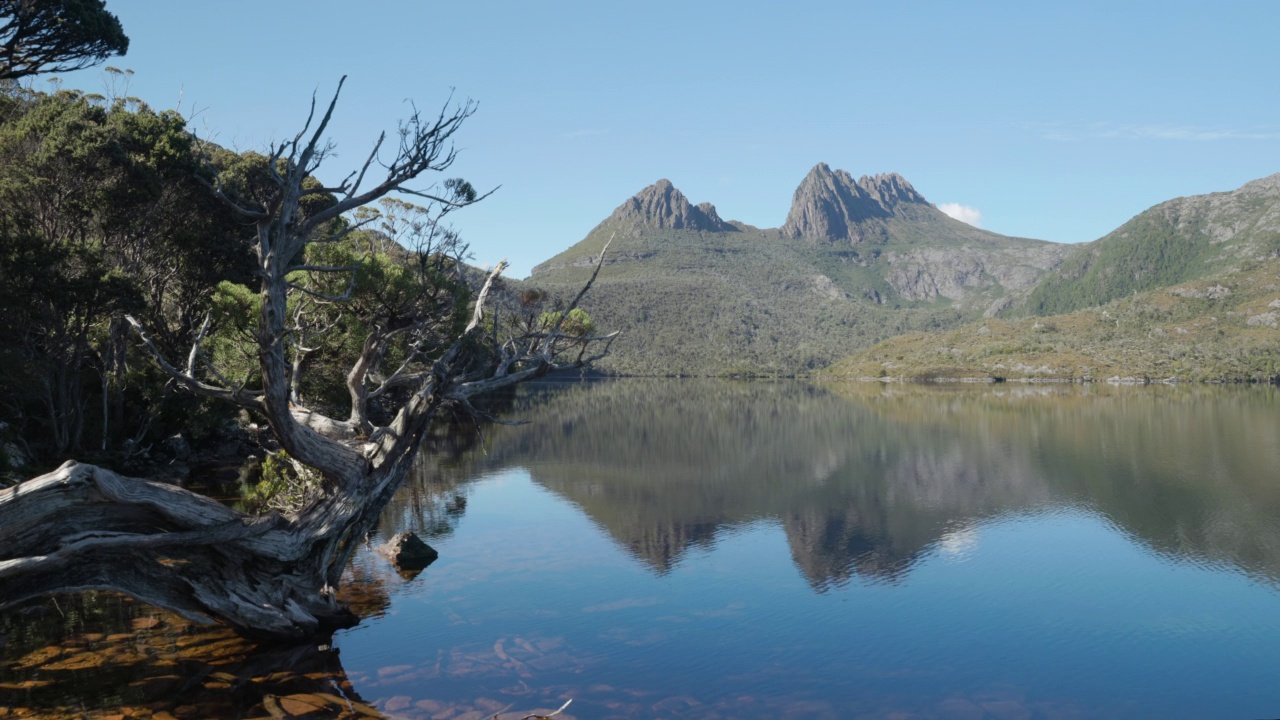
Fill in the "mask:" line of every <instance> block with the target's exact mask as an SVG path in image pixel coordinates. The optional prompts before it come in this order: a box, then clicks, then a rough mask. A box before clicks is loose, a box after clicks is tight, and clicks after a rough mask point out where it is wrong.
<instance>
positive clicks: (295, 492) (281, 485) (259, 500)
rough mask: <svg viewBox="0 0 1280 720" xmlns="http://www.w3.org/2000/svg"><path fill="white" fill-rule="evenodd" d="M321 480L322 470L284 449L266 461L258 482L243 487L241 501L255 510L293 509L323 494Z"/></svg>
mask: <svg viewBox="0 0 1280 720" xmlns="http://www.w3.org/2000/svg"><path fill="white" fill-rule="evenodd" d="M321 483H322V478H321V477H320V474H319V473H317V472H316V471H315V470H312V469H311V468H309V467H307V466H306V465H303V464H302V463H300V462H298V461H297V460H295V459H293V458H291V457H289V454H288V453H287V452H285V451H284V450H280V451H277V452H274V453H270V454H268V455H267V457H266V458H265V459H264V460H263V461H262V475H261V477H260V478H259V480H258V482H256V483H254V484H252V485H245V486H242V487H241V488H240V492H241V503H242V505H243V507H244V509H245V510H246V511H247V512H252V513H261V512H266V511H269V510H279V511H281V512H293V511H296V510H299V509H301V508H302V507H303V506H305V505H307V504H308V503H310V502H311V501H313V500H315V499H316V498H318V497H319V496H320V494H321V487H322V485H321Z"/></svg>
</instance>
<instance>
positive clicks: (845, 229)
mask: <svg viewBox="0 0 1280 720" xmlns="http://www.w3.org/2000/svg"><path fill="white" fill-rule="evenodd" d="M904 206H925V207H932V206H931V205H930V204H929V201H928V200H925V199H924V196H923V195H921V194H920V193H918V192H916V189H915V188H914V187H912V186H911V183H909V182H907V180H906V178H903V177H902V176H901V175H899V174H897V173H887V174H882V175H864V176H862V177H861V178H858V179H857V180H854V179H853V176H852V175H850V174H849V173H848V172H846V171H844V170H832V169H831V167H830V166H829V165H827V164H826V163H818V164H817V165H814V166H813V169H812V170H810V171H809V174H808V175H806V176H805V178H804V180H802V181H801V182H800V187H798V188H796V193H795V195H794V196H793V198H792V200H791V212H789V213H788V214H787V222H786V223H785V224H784V225H783V226H782V234H783V235H784V236H786V237H791V238H799V237H805V238H821V239H826V240H848V241H850V242H853V243H860V242H863V241H864V240H866V237H865V233H864V232H863V229H862V228H861V227H859V225H860V224H861V223H862V222H864V221H866V220H870V219H873V218H887V217H893V216H896V215H899V214H900V210H901V209H902V208H903V207H904Z"/></svg>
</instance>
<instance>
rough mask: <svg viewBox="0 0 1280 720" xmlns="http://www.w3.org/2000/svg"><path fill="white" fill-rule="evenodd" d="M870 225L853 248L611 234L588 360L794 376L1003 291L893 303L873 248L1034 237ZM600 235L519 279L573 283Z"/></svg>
mask: <svg viewBox="0 0 1280 720" xmlns="http://www.w3.org/2000/svg"><path fill="white" fill-rule="evenodd" d="M929 210H931V211H932V212H933V213H934V214H937V215H938V216H940V217H943V216H941V213H937V211H934V210H932V208H930V209H929ZM953 223H954V226H952V224H953ZM879 230H880V231H882V233H883V237H884V238H885V239H887V240H888V242H886V243H882V244H871V243H868V244H863V245H859V246H852V245H849V244H847V243H846V244H839V245H837V244H833V243H813V242H810V241H805V240H789V239H783V238H781V237H780V236H779V235H778V233H777V231H774V230H759V229H757V228H745V229H744V230H743V231H742V232H732V233H698V232H691V231H665V232H660V233H655V234H652V235H648V236H643V237H625V236H620V237H615V238H614V240H613V244H611V245H610V247H609V254H608V259H607V260H606V266H605V268H604V269H603V270H602V272H601V275H600V279H599V281H598V283H597V285H596V286H595V288H594V289H593V290H592V292H591V293H590V294H589V295H588V296H587V298H586V299H585V300H584V303H583V306H584V309H586V310H587V311H588V312H589V313H590V314H591V315H592V317H593V318H595V319H596V320H597V324H598V325H599V326H600V327H602V328H608V329H610V330H613V329H619V330H622V331H623V336H622V338H621V339H620V340H619V341H618V342H617V343H616V344H615V346H614V353H613V355H612V357H610V358H609V359H607V360H606V361H605V362H603V363H601V364H600V368H601V369H603V370H606V371H609V372H614V373H620V374H635V375H667V374H685V375H719V374H764V375H770V374H781V375H792V374H805V373H808V372H811V371H813V370H816V369H817V368H821V367H824V366H826V365H828V364H830V363H831V362H833V361H835V360H836V359H838V358H840V357H843V356H845V355H847V354H849V353H850V352H853V351H855V350H857V349H859V348H862V347H866V346H868V345H870V344H872V343H874V342H877V341H879V340H882V339H884V338H887V337H890V336H893V335H896V334H899V333H902V332H910V331H913V330H929V329H939V328H945V327H953V326H955V325H957V324H959V323H960V322H963V321H964V320H966V319H969V318H973V317H977V316H978V315H979V314H980V312H981V308H985V307H986V306H987V305H988V304H989V303H990V299H989V298H991V297H999V296H1000V295H1001V294H1002V293H1003V290H1002V289H1001V288H1000V287H999V286H998V285H994V284H993V285H992V286H991V287H989V288H984V289H979V290H976V291H975V293H974V297H975V298H977V299H976V300H974V301H973V302H971V303H970V304H969V305H966V306H965V307H964V308H953V307H952V306H951V303H950V302H949V301H947V300H945V299H940V300H938V301H935V302H907V301H902V300H901V299H900V298H897V297H896V295H895V293H894V292H893V290H892V288H891V287H890V286H889V284H888V283H887V282H886V280H885V277H884V274H885V272H886V269H887V265H886V263H885V262H884V261H883V260H882V259H880V256H881V255H882V254H883V253H888V252H890V251H899V252H901V251H908V250H914V249H919V248H929V247H945V246H946V245H947V242H948V241H950V242H951V243H953V244H957V243H963V244H966V245H968V246H971V247H979V248H993V249H1005V248H1023V247H1040V246H1042V245H1043V243H1040V242H1039V241H1028V240H1020V239H1016V238H1006V237H1004V236H1000V235H995V234H992V233H986V232H984V231H981V230H977V229H974V228H970V227H969V226H967V225H963V224H961V223H956V222H955V221H952V220H950V218H945V217H943V219H942V220H937V219H934V218H922V219H916V220H915V221H914V222H905V221H891V222H890V223H886V224H884V225H883V226H882V227H881V228H879ZM611 234H612V230H611V228H609V227H608V226H607V224H606V225H602V226H601V227H599V228H597V229H596V230H595V231H593V232H592V233H591V234H590V235H588V237H587V238H586V239H584V240H583V241H582V242H580V243H578V244H576V245H574V246H573V247H571V248H569V249H568V250H566V251H564V252H562V253H560V254H559V255H557V256H556V257H554V258H551V259H550V260H548V261H547V262H546V263H544V264H543V265H542V266H540V267H539V268H538V269H537V270H535V274H534V276H533V277H532V278H530V279H529V280H528V281H527V282H528V283H529V284H530V285H534V286H538V287H543V288H546V289H549V290H552V291H558V292H562V293H565V292H569V291H570V290H571V289H574V288H577V287H579V286H580V285H581V283H582V282H583V281H584V280H585V279H586V277H587V276H588V275H589V273H590V270H591V266H590V265H589V264H587V262H586V259H587V258H591V257H593V256H594V255H595V254H597V253H598V252H599V250H600V248H601V247H603V245H604V243H605V241H606V240H608V239H609V238H610V236H611ZM876 297H879V298H880V299H881V300H882V301H884V302H882V303H878V302H876V300H875V299H874V298H876Z"/></svg>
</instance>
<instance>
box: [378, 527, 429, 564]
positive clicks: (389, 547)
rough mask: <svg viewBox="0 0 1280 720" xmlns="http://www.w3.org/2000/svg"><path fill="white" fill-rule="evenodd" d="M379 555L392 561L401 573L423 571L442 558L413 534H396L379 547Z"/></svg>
mask: <svg viewBox="0 0 1280 720" xmlns="http://www.w3.org/2000/svg"><path fill="white" fill-rule="evenodd" d="M378 554H379V555H381V556H383V557H385V558H387V559H388V560H390V561H391V563H392V564H393V565H395V566H396V569H397V570H399V571H401V572H414V571H418V570H423V569H425V568H426V567H427V566H428V565H430V564H431V563H433V562H435V561H436V558H438V557H440V553H438V552H436V551H435V548H433V547H431V546H430V545H428V544H426V543H425V542H423V541H422V538H419V537H418V536H417V535H415V534H413V533H411V532H402V533H396V534H395V535H394V536H393V537H392V538H391V539H390V540H388V541H387V542H385V543H383V544H382V545H379V546H378Z"/></svg>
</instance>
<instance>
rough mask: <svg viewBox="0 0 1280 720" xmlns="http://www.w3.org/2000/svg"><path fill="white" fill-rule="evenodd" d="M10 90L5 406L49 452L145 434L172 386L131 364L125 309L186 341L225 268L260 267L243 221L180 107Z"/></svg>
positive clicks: (3, 251) (1, 190)
mask: <svg viewBox="0 0 1280 720" xmlns="http://www.w3.org/2000/svg"><path fill="white" fill-rule="evenodd" d="M3 97H4V100H5V101H6V103H7V104H8V105H9V106H10V108H11V109H12V112H11V113H9V114H8V115H6V117H5V119H4V121H3V122H0V273H3V275H4V277H5V278H6V282H5V283H4V285H3V287H0V308H3V313H0V347H3V350H0V352H2V353H3V357H4V361H5V362H4V365H3V366H2V367H0V397H2V398H3V399H4V406H3V407H0V412H2V413H3V414H4V415H5V417H6V419H7V420H8V421H9V422H11V423H13V424H14V425H15V426H17V427H18V428H19V430H20V432H21V433H22V434H23V435H24V436H25V437H27V438H29V439H30V441H31V443H32V446H33V450H35V452H36V454H37V455H38V456H39V457H41V458H42V459H44V460H50V461H51V460H53V459H55V458H58V457H63V456H65V454H66V453H68V452H71V451H82V450H84V449H86V448H87V447H93V448H95V449H97V450H99V451H106V450H109V449H114V448H122V447H124V445H125V443H126V441H131V442H132V443H133V444H134V445H136V444H137V442H138V441H140V440H141V439H142V437H141V436H142V435H145V434H146V433H147V432H149V431H151V430H153V428H152V423H153V421H154V420H155V419H156V418H157V417H158V416H159V415H163V414H164V413H163V408H162V405H163V403H164V402H166V400H165V397H164V396H165V393H164V392H163V388H164V385H165V384H164V383H163V382H162V381H160V380H159V379H158V377H157V376H156V374H155V373H154V371H152V370H149V369H148V368H147V367H146V364H145V363H133V362H130V359H131V356H132V354H133V350H132V349H131V345H130V343H128V342H127V332H126V330H125V325H124V323H123V320H122V317H123V314H124V313H132V314H135V315H137V316H140V317H143V318H145V319H146V321H147V322H148V323H149V324H150V325H151V326H152V327H154V328H155V336H156V338H157V340H158V342H159V343H160V344H161V345H162V346H164V347H166V348H175V349H176V347H178V345H180V344H181V343H182V342H183V340H184V339H186V338H189V337H190V336H191V333H192V332H193V331H194V328H195V327H196V326H197V325H198V324H199V318H200V314H201V312H202V308H203V306H204V304H205V303H206V302H207V296H208V293H209V290H210V289H211V288H212V286H213V284H214V283H216V282H217V278H219V277H232V278H241V277H245V276H247V274H248V272H249V268H248V266H247V260H248V255H247V252H246V246H245V244H244V242H243V241H242V240H238V239H237V236H238V235H241V233H242V231H241V229H240V227H239V225H238V223H236V222H235V221H234V219H233V218H232V217H231V216H230V215H229V214H228V213H227V211H226V210H225V209H224V208H222V207H220V206H219V205H218V204H217V203H216V202H214V200H213V198H211V197H210V196H209V193H208V191H207V190H206V189H205V188H204V187H202V186H201V185H200V183H199V181H198V177H197V176H198V173H200V172H201V163H200V157H199V152H198V150H197V148H196V146H195V144H194V142H193V141H192V138H191V137H190V135H189V134H188V133H187V132H186V130H185V120H184V119H183V118H182V117H181V116H179V115H178V114H177V113H174V112H162V113H157V112H154V111H153V110H151V109H150V108H148V107H147V106H146V105H144V104H142V103H140V102H138V101H133V100H118V101H115V102H112V103H109V104H108V103H106V102H104V101H102V100H97V99H92V98H90V97H88V96H85V95H83V94H81V93H76V92H58V93H53V94H43V93H35V92H29V91H22V90H16V89H11V90H10V91H8V92H7V93H6V94H4V96H3ZM126 405H132V406H134V407H138V408H145V409H142V410H141V411H140V412H133V413H128V412H125V410H124V408H125V406H126ZM158 429H160V430H165V429H166V428H158ZM90 439H91V440H90ZM87 441H88V442H87ZM90 442H91V444H90Z"/></svg>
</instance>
